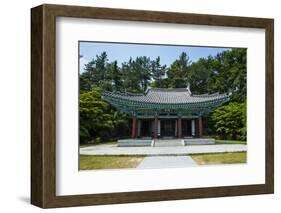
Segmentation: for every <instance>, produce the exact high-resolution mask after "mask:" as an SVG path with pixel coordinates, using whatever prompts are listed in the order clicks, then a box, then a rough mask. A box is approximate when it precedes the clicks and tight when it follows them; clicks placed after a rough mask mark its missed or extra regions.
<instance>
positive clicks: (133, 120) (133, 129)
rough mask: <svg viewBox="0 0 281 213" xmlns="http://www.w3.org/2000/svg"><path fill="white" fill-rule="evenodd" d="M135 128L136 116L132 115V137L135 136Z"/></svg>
mask: <svg viewBox="0 0 281 213" xmlns="http://www.w3.org/2000/svg"><path fill="white" fill-rule="evenodd" d="M136 129H137V118H136V116H133V119H132V138H135V137H136Z"/></svg>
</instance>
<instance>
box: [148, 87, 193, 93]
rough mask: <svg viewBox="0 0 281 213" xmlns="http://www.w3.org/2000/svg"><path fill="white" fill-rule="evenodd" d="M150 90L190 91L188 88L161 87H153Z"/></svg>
mask: <svg viewBox="0 0 281 213" xmlns="http://www.w3.org/2000/svg"><path fill="white" fill-rule="evenodd" d="M149 90H152V91H162V92H174V91H176V92H189V90H188V89H187V88H159V87H154V88H153V87H151V88H149Z"/></svg>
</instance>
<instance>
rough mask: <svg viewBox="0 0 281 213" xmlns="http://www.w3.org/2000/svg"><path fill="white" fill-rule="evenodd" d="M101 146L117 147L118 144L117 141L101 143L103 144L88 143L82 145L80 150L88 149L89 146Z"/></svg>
mask: <svg viewBox="0 0 281 213" xmlns="http://www.w3.org/2000/svg"><path fill="white" fill-rule="evenodd" d="M101 144H108V145H115V144H117V141H107V142H101V143H87V144H80V148H84V147H88V146H96V145H101Z"/></svg>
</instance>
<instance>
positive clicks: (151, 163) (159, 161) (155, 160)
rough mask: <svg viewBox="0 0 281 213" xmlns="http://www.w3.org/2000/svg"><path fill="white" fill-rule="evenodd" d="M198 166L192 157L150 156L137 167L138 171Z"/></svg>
mask: <svg viewBox="0 0 281 213" xmlns="http://www.w3.org/2000/svg"><path fill="white" fill-rule="evenodd" d="M193 166H197V164H196V163H195V161H194V160H193V159H192V158H191V157H190V156H149V157H145V158H144V159H143V161H142V162H141V163H140V164H139V165H138V166H137V169H153V168H154V169H155V168H157V169H161V168H179V167H193Z"/></svg>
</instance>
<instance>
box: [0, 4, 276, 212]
mask: <svg viewBox="0 0 281 213" xmlns="http://www.w3.org/2000/svg"><path fill="white" fill-rule="evenodd" d="M278 2H279V1H277V0H275V1H274V0H267V1H250V0H249V1H246V0H235V1H229V0H220V1H218V0H192V1H191V0H185V1H182V0H173V1H163V0H150V1H149V0H139V1H133V0H131V1H130V0H127V1H126V0H119V1H113V0H111V1H109V0H98V1H86V0H85V1H75V0H61V1H48V3H57V4H72V5H87V6H101V7H102V6H104V7H116V8H132V9H147V10H163V11H175V12H191V13H209V14H220V15H239V16H252V17H269V18H275V70H276V72H275V82H276V83H275V91H276V93H275V94H276V95H275V104H276V109H280V104H281V102H280V101H281V96H280V92H279V91H281V86H280V85H281V84H280V80H281V79H280V78H281V76H280V72H278V71H279V70H280V68H281V67H280V61H279V60H277V59H279V58H280V57H281V52H280V50H281V49H280V30H281V14H280V6H279V5H278ZM41 3H43V2H42V1H39V0H38V1H37V0H29V1H28V0H26V1H15V0H9V1H2V2H1V6H0V16H1V19H0V22H1V25H0V26H1V33H0V37H1V39H0V48H1V51H0V54H1V57H0V60H1V68H0V72H1V77H0V91H1V104H0V108H1V110H0V130H1V131H0V142H1V149H0V157H1V161H0V165H1V168H0V169H1V170H0V174H1V175H0V200H1V205H0V209H1V212H5V210H6V211H12V210H21V211H24V212H37V211H39V210H40V209H38V208H35V207H33V206H31V205H29V204H28V202H29V188H30V184H29V182H30V176H29V173H30V142H29V141H30V120H29V118H30V8H31V7H33V6H37V5H39V4H41ZM278 6H279V7H278ZM278 9H279V10H278ZM280 119H281V114H280V110H279V111H278V110H275V124H276V125H275V150H276V152H275V162H276V163H275V180H276V183H275V194H274V195H257V196H242V197H230V198H212V199H197V200H183V201H169V202H154V203H141V204H122V205H111V206H97V207H83V208H80V207H79V208H70V209H69V208H68V209H67V210H68V211H69V212H75V211H77V210H79V211H84V212H92V211H96V212H111V211H114V212H122V213H127V212H128V213H129V212H130V213H131V212H133V211H140V212H141V211H142V212H145V211H152V212H153V211H157V212H159V211H162V212H175V211H177V212H187V211H189V212H203V211H208V212H213V211H216V212H217V213H219V212H226V211H227V212H229V213H231V212H235V213H237V212H245V211H247V212H250V211H251V212H252V211H255V210H263V211H266V210H267V211H269V212H277V207H278V206H280V198H281V192H280V189H281V186H280V181H279V180H278V179H280V173H281V172H280V171H281V170H280V162H281V155H280V154H281V153H280V150H281V149H280V148H281V147H280V144H279V141H280V139H281V138H280ZM257 157H258V156H257ZM278 204H279V205H278ZM50 211H52V212H53V211H58V212H63V211H65V209H56V210H50Z"/></svg>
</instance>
